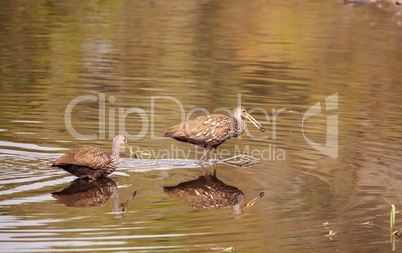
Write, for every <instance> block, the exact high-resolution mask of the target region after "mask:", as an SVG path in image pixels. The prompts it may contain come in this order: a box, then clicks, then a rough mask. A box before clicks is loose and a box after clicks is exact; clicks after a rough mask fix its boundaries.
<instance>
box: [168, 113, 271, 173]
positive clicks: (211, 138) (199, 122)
mask: <svg viewBox="0 0 402 253" xmlns="http://www.w3.org/2000/svg"><path fill="white" fill-rule="evenodd" d="M243 118H246V119H248V120H250V121H251V122H252V123H253V124H254V125H255V126H256V127H257V128H258V129H260V131H261V132H264V131H265V129H264V127H263V126H261V124H260V123H258V122H257V121H256V120H255V119H254V118H253V117H252V116H251V115H250V114H248V113H247V111H246V109H244V107H242V106H239V107H237V108H235V109H234V110H233V112H232V117H228V116H225V115H221V114H211V115H207V116H200V117H197V118H195V119H193V120H190V121H186V122H183V123H181V124H178V125H176V126H173V127H171V128H169V129H168V130H166V132H165V134H164V136H165V137H172V138H174V139H176V140H179V141H183V142H189V143H192V144H195V145H198V146H200V147H203V148H204V149H205V150H204V153H203V154H202V156H201V158H200V160H199V161H198V164H200V165H201V162H202V160H203V159H204V157H205V155H206V154H207V153H208V151H210V150H211V149H212V148H213V149H214V152H215V161H216V148H217V147H218V146H219V145H221V144H222V143H224V142H225V141H226V140H227V139H229V138H233V137H237V136H239V135H241V134H242V133H243V132H244V130H245V128H246V124H245V122H244V120H243ZM202 168H203V167H202ZM203 170H204V168H203ZM204 171H205V170H204Z"/></svg>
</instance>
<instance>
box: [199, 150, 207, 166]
mask: <svg viewBox="0 0 402 253" xmlns="http://www.w3.org/2000/svg"><path fill="white" fill-rule="evenodd" d="M208 151H209V149H208V148H205V149H204V153H203V154H202V156H201V158H200V160H198V164H199V165H201V163H202V160H203V159H204V157H205V155H206V154H207V153H208Z"/></svg>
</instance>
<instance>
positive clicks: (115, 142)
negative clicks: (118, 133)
mask: <svg viewBox="0 0 402 253" xmlns="http://www.w3.org/2000/svg"><path fill="white" fill-rule="evenodd" d="M112 151H113V153H112V158H113V160H114V161H115V162H116V163H117V162H119V156H120V145H119V140H118V139H116V138H115V139H114V140H113V146H112Z"/></svg>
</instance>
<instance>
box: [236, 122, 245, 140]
mask: <svg viewBox="0 0 402 253" xmlns="http://www.w3.org/2000/svg"><path fill="white" fill-rule="evenodd" d="M244 128H245V123H244V120H243V119H242V118H241V117H240V118H239V117H233V132H234V137H236V136H239V135H241V134H242V133H243V132H244Z"/></svg>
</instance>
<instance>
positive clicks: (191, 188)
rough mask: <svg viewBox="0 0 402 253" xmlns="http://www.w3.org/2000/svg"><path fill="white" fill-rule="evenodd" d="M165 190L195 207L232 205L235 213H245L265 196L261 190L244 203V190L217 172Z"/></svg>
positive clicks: (208, 207)
mask: <svg viewBox="0 0 402 253" xmlns="http://www.w3.org/2000/svg"><path fill="white" fill-rule="evenodd" d="M163 190H164V192H165V193H167V194H168V195H170V196H171V197H172V198H173V199H183V200H184V201H185V202H188V203H190V204H191V206H192V207H193V208H195V209H209V210H219V209H223V208H224V207H226V206H231V208H232V213H233V214H242V213H244V212H245V211H247V209H248V208H250V207H251V206H253V205H254V204H255V203H256V202H257V201H258V200H260V199H261V198H262V197H263V196H264V193H263V192H261V193H260V194H259V195H258V196H257V197H256V198H254V199H253V200H251V201H249V202H247V203H246V204H243V203H244V200H245V199H244V194H243V192H242V191H240V190H239V189H238V188H236V187H234V186H230V185H227V184H225V183H224V182H222V181H221V180H219V179H218V178H217V176H216V174H215V173H214V174H213V175H211V174H206V173H204V175H202V176H200V177H199V178H198V179H195V180H191V181H187V182H182V183H180V184H178V185H176V186H168V187H164V188H163Z"/></svg>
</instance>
